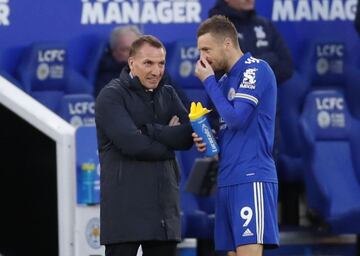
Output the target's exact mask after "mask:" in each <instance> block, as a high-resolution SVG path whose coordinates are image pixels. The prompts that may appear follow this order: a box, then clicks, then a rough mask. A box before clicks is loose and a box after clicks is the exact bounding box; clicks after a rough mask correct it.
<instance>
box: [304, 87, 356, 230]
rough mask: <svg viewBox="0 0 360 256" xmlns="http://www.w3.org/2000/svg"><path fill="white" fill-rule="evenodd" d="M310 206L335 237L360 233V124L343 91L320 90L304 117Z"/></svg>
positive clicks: (313, 95) (310, 100) (312, 95)
mask: <svg viewBox="0 0 360 256" xmlns="http://www.w3.org/2000/svg"><path fill="white" fill-rule="evenodd" d="M301 127H302V131H303V135H304V143H305V152H306V155H305V163H306V167H307V168H306V173H305V175H304V177H305V185H306V194H307V201H308V206H309V207H310V208H311V209H313V210H315V212H317V213H318V214H319V215H320V216H321V217H322V218H323V219H324V220H325V221H326V222H327V223H328V224H329V225H330V227H331V230H332V232H334V233H357V234H359V233H360V200H359V198H358V195H359V194H360V183H359V179H358V177H357V174H358V172H359V169H357V168H359V165H358V164H359V162H356V161H359V160H358V159H357V158H359V157H358V156H359V152H360V151H359V143H360V141H359V129H360V125H359V121H357V120H356V119H353V118H352V117H351V116H350V114H349V111H348V108H347V104H346V101H345V98H344V96H343V93H342V92H341V91H340V90H317V91H313V92H311V93H310V94H309V95H308V96H307V98H306V101H305V105H304V112H303V114H302V117H301Z"/></svg>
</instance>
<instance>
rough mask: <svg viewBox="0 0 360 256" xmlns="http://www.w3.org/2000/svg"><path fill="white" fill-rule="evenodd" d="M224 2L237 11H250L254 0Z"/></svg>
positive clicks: (253, 6)
mask: <svg viewBox="0 0 360 256" xmlns="http://www.w3.org/2000/svg"><path fill="white" fill-rule="evenodd" d="M225 2H226V3H227V4H228V5H229V6H230V7H232V8H234V9H235V10H238V11H250V10H254V8H255V0H225Z"/></svg>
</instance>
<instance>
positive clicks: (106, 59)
mask: <svg viewBox="0 0 360 256" xmlns="http://www.w3.org/2000/svg"><path fill="white" fill-rule="evenodd" d="M141 35H142V33H141V32H140V30H139V29H138V27H137V26H118V27H115V28H114V29H113V30H112V32H111V35H110V41H109V44H108V46H107V47H106V49H105V51H104V54H103V56H102V57H101V59H100V62H99V65H98V71H97V77H96V81H95V97H96V96H97V95H98V94H99V92H100V90H101V89H102V88H103V87H104V86H105V85H106V84H107V83H108V82H110V81H111V80H112V79H114V78H117V77H118V76H119V75H120V72H121V70H122V69H123V67H125V66H126V65H127V60H128V58H129V51H130V46H131V44H132V43H133V42H134V41H135V40H136V39H138V38H139V37H140V36H141Z"/></svg>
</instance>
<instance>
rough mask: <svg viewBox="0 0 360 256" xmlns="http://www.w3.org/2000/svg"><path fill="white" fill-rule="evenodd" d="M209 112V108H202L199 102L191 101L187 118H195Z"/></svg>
mask: <svg viewBox="0 0 360 256" xmlns="http://www.w3.org/2000/svg"><path fill="white" fill-rule="evenodd" d="M209 112H211V110H209V109H207V108H204V107H203V106H202V104H201V102H198V103H195V102H191V106H190V114H189V118H190V120H195V119H198V118H200V117H202V116H204V115H206V114H207V113H209Z"/></svg>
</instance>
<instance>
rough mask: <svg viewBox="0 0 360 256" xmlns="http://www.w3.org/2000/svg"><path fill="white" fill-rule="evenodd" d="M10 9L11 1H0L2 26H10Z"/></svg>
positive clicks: (0, 21) (0, 22)
mask: <svg viewBox="0 0 360 256" xmlns="http://www.w3.org/2000/svg"><path fill="white" fill-rule="evenodd" d="M9 16H10V7H9V0H0V26H9V25H10V20H9Z"/></svg>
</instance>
